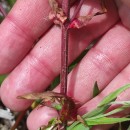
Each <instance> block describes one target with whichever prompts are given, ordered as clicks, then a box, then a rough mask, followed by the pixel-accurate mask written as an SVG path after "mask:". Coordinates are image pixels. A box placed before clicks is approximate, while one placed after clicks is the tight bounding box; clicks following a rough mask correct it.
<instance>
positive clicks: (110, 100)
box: [98, 84, 130, 107]
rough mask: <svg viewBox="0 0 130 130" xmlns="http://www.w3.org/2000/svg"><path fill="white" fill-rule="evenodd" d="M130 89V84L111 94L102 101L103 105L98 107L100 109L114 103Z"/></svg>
mask: <svg viewBox="0 0 130 130" xmlns="http://www.w3.org/2000/svg"><path fill="white" fill-rule="evenodd" d="M128 88H130V84H128V85H125V86H123V87H121V88H119V89H117V90H116V91H114V92H112V93H110V94H109V95H108V96H106V97H105V98H104V99H103V100H102V101H101V103H100V104H99V105H98V107H101V106H103V105H107V104H109V103H110V102H112V101H114V100H115V99H116V98H117V96H118V95H119V94H120V93H122V92H123V91H125V90H126V89H128Z"/></svg>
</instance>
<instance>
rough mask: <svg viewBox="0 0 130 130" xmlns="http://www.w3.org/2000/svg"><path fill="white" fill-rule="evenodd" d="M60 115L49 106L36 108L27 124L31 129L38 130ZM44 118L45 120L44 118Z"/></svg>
mask: <svg viewBox="0 0 130 130" xmlns="http://www.w3.org/2000/svg"><path fill="white" fill-rule="evenodd" d="M56 117H58V114H57V112H56V111H55V110H54V109H52V108H48V107H40V108H38V109H37V108H36V109H35V110H33V111H32V112H31V114H30V115H29V117H28V120H27V125H28V129H29V130H38V129H39V128H40V127H41V126H43V125H47V124H48V122H49V121H50V120H51V119H52V118H56ZM43 118H44V120H42V119H43Z"/></svg>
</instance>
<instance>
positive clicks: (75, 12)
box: [70, 0, 85, 21]
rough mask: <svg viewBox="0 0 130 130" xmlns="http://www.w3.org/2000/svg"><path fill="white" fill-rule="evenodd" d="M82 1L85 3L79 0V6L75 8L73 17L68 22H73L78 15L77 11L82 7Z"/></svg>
mask: <svg viewBox="0 0 130 130" xmlns="http://www.w3.org/2000/svg"><path fill="white" fill-rule="evenodd" d="M84 1H85V0H80V2H79V4H78V7H77V8H76V10H75V11H74V14H73V16H72V18H71V20H70V21H73V20H74V19H75V17H76V16H77V14H78V13H79V10H80V9H81V7H82V5H83V2H84Z"/></svg>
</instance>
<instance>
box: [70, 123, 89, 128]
mask: <svg viewBox="0 0 130 130" xmlns="http://www.w3.org/2000/svg"><path fill="white" fill-rule="evenodd" d="M90 128H91V127H85V126H84V125H83V124H82V123H80V124H78V125H73V124H72V125H71V126H69V127H67V130H90Z"/></svg>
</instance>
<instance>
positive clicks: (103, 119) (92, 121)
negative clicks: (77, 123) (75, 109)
mask: <svg viewBox="0 0 130 130" xmlns="http://www.w3.org/2000/svg"><path fill="white" fill-rule="evenodd" d="M85 121H86V124H87V125H88V126H94V125H101V124H115V123H119V122H124V121H130V118H125V117H124V118H123V117H122V118H110V117H101V118H96V119H85Z"/></svg>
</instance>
